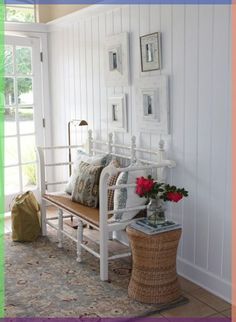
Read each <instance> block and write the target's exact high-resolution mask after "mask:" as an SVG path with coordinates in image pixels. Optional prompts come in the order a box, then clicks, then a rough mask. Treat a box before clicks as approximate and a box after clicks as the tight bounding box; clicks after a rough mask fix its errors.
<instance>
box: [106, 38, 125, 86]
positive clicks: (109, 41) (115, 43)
mask: <svg viewBox="0 0 236 322" xmlns="http://www.w3.org/2000/svg"><path fill="white" fill-rule="evenodd" d="M104 66H105V81H106V86H108V87H109V86H110V87H116V86H117V87H118V86H128V85H129V35H128V33H127V32H123V33H120V34H117V35H113V36H110V37H107V38H106V43H105V62H104Z"/></svg>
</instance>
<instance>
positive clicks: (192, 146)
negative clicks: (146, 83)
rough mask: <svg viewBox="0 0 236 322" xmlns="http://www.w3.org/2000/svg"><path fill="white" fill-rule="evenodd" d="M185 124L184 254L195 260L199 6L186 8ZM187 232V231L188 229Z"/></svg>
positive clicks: (191, 260)
mask: <svg viewBox="0 0 236 322" xmlns="http://www.w3.org/2000/svg"><path fill="white" fill-rule="evenodd" d="M185 17H186V20H185V66H186V67H185V91H184V92H185V118H184V121H185V124H184V160H183V166H184V174H183V175H184V178H183V181H184V186H186V188H187V189H188V190H189V191H191V193H190V195H189V198H187V199H186V200H185V201H184V212H183V232H184V233H183V257H184V258H186V259H187V260H189V261H190V262H194V249H195V247H194V243H195V218H196V183H197V180H196V179H195V180H193V178H194V177H195V176H196V168H197V146H198V145H197V125H198V124H197V119H198V6H192V5H188V6H186V8H185ZM193 62H194V64H193ZM185 232H187V233H185Z"/></svg>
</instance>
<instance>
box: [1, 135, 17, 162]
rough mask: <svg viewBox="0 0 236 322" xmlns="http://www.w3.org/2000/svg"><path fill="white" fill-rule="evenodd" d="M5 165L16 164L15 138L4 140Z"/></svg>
mask: <svg viewBox="0 0 236 322" xmlns="http://www.w3.org/2000/svg"><path fill="white" fill-rule="evenodd" d="M4 145H5V146H4V148H5V154H4V157H5V165H12V164H16V163H18V150H17V138H5V141H4Z"/></svg>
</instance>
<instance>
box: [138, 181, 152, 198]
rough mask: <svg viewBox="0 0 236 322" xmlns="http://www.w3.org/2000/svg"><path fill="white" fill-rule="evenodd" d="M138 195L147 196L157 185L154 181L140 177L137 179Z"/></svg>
mask: <svg viewBox="0 0 236 322" xmlns="http://www.w3.org/2000/svg"><path fill="white" fill-rule="evenodd" d="M136 184H137V185H136V193H137V194H138V195H139V196H140V197H143V196H144V195H145V194H147V193H149V192H151V191H152V189H153V187H154V185H155V183H154V181H153V179H146V178H144V177H139V178H137V179H136Z"/></svg>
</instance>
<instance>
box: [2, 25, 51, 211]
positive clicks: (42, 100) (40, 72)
mask: <svg viewBox="0 0 236 322" xmlns="http://www.w3.org/2000/svg"><path fill="white" fill-rule="evenodd" d="M5 34H6V35H5V41H6V43H8V42H9V41H10V42H12V41H13V43H14V44H16V45H18V44H19V45H24V44H25V45H29V44H31V45H32V46H33V47H34V50H33V61H35V62H36V61H38V62H39V63H38V64H34V63H33V65H35V66H34V68H35V70H34V72H33V73H34V78H35V82H34V117H35V132H38V131H40V132H41V135H37V133H36V135H35V139H36V145H45V142H47V143H48V144H50V143H51V133H50V111H49V108H48V107H49V86H48V84H49V80H48V60H47V57H48V55H47V34H46V33H40V34H39V33H35V32H29V31H28V32H18V31H15V32H12V29H11V31H10V32H6V33H5ZM42 52H43V56H44V59H43V62H40V53H42ZM43 118H44V119H46V120H47V122H46V125H45V128H43V127H42V120H43ZM35 192H36V196H37V197H39V191H38V189H37V190H36V191H35ZM11 200H12V195H9V196H8V197H7V198H6V199H5V209H6V211H7V210H9V205H10V202H11Z"/></svg>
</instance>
